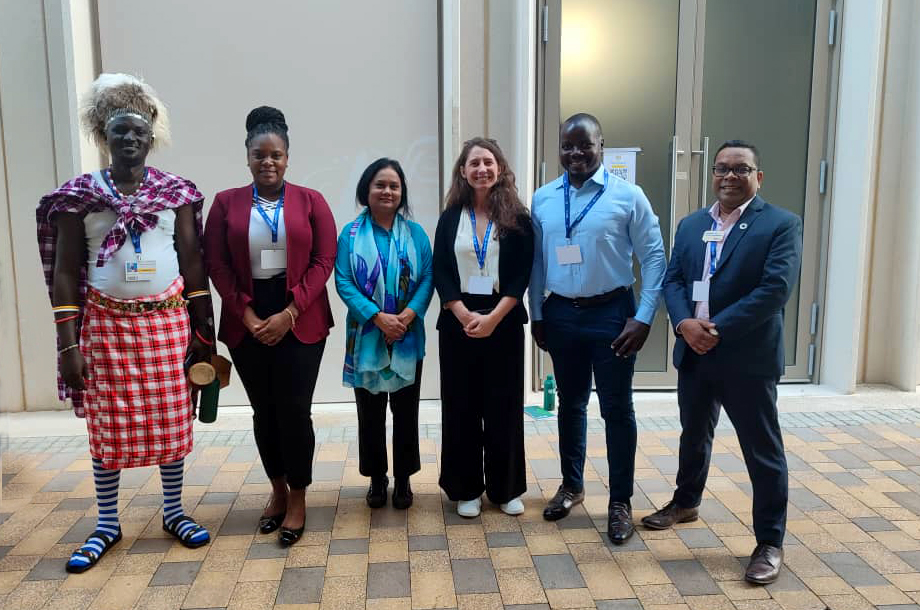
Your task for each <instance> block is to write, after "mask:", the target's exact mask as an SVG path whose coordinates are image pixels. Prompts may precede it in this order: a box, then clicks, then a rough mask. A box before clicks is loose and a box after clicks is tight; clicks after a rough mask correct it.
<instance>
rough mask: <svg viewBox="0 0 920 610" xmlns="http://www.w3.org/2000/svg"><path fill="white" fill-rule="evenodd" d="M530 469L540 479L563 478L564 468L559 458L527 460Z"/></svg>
mask: <svg viewBox="0 0 920 610" xmlns="http://www.w3.org/2000/svg"><path fill="white" fill-rule="evenodd" d="M527 463H528V464H529V465H530V470H531V471H532V472H533V475H534V476H535V477H537V478H538V479H561V478H562V469H561V466H560V464H559V460H557V459H538V460H533V459H531V460H527Z"/></svg>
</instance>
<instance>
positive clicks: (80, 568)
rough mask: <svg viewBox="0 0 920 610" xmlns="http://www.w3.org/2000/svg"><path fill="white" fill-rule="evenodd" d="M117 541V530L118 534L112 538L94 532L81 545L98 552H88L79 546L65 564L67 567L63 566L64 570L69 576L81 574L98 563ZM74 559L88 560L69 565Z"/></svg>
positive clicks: (119, 535) (118, 535) (101, 532)
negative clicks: (91, 547) (87, 561)
mask: <svg viewBox="0 0 920 610" xmlns="http://www.w3.org/2000/svg"><path fill="white" fill-rule="evenodd" d="M119 540H121V529H119V530H118V534H117V535H116V536H114V537H113V536H112V535H111V534H109V533H107V532H103V531H100V530H96V531H95V532H93V533H92V534H90V535H89V537H88V538H87V539H86V541H85V542H84V543H83V546H86V545H87V544H91V545H93V547H95V548H98V549H99V551H98V552H94V551H90V550H87V549H85V548H83V546H81V547H80V548H78V549H77V550H76V551H74V552H73V554H71V556H70V560H69V561H68V562H67V565H66V566H64V569H65V570H67V572H68V573H70V574H82V573H83V572H85V571H87V570H88V569H90V568H91V567H93V566H94V565H96V564H97V563H99V560H100V559H102V556H103V555H105V554H106V552H108V550H109V549H110V548H112V547H113V546H114V545H115V543H116V542H118V541H119ZM75 557H85V558H86V559H88V560H89V563H83V562H78V563H71V562H72V561H73V560H74V558H75Z"/></svg>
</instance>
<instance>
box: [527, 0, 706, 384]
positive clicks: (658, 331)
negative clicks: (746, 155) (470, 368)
mask: <svg viewBox="0 0 920 610" xmlns="http://www.w3.org/2000/svg"><path fill="white" fill-rule="evenodd" d="M697 4H698V1H697V0H549V1H547V2H546V4H545V6H546V9H545V11H546V13H545V14H546V17H545V22H544V23H545V24H546V26H547V31H546V36H545V40H546V42H545V45H544V47H545V48H544V53H543V61H542V62H541V65H540V66H539V68H538V69H539V71H540V74H541V75H542V79H543V83H544V86H543V87H542V88H541V92H540V93H541V95H539V96H538V98H539V100H538V104H539V105H540V106H541V107H540V108H538V109H537V111H538V116H542V117H543V125H542V130H541V133H540V134H538V136H539V137H538V140H539V142H538V145H539V146H540V147H541V149H542V154H538V155H537V158H538V160H539V162H540V167H539V168H538V170H539V171H538V177H539V178H540V183H541V184H542V183H545V182H549V181H551V180H553V179H554V178H556V176H558V175H559V174H560V173H561V171H562V169H561V167H560V165H559V157H558V146H559V125H560V124H561V122H562V121H564V120H565V119H566V118H567V117H569V116H571V115H573V114H575V113H577V112H589V113H591V114H593V115H595V116H596V117H597V118H598V119H599V120H600V122H601V126H602V128H603V132H604V149H605V163H607V164H608V165H609V164H611V163H613V162H615V161H617V160H620V161H623V162H622V164H618V165H622V166H629V165H631V164H632V161H633V159H634V167H635V172H634V174H628V177H629V178H630V179H632V180H633V181H634V182H635V183H636V184H638V185H639V186H641V187H642V189H643V190H644V191H645V194H646V196H647V197H648V199H649V201H650V202H651V204H652V208H653V209H654V211H655V213H656V214H657V216H658V220H659V223H660V225H661V233H662V236H663V237H664V241H665V253H666V254H667V255H670V250H671V235H672V233H673V230H674V228H675V227H676V222H675V220H676V219H679V218H681V217H683V216H684V215H686V214H687V212H688V211H689V209H690V208H689V204H688V201H689V188H690V185H689V180H688V176H689V171H690V157H691V156H692V152H693V151H691V150H688V145H689V142H690V135H691V125H692V115H691V108H692V105H693V104H692V101H693V73H694V61H695V46H694V43H695V29H696V21H697V19H696V15H697ZM634 273H635V277H636V278H637V280H639V281H637V284H636V289H637V290H638V289H639V287H640V285H641V276H640V273H639V269H638V265H637V266H636V268H635V270H634ZM673 345H674V337H673V333H671V332H670V328H669V325H668V320H667V312H666V310H665V307H664V304H663V303H662V304H661V306H660V307H659V310H658V313H657V314H656V316H655V322H654V324H653V326H652V330H651V333H650V334H649V338H648V341H647V342H646V344H645V347H644V348H643V349H642V351H641V352H639V357H638V359H637V361H636V377H635V385H636V387H663V386H665V387H666V386H673V385H675V384H676V379H677V378H676V374H675V373H674V371H673V370H672V369H673V367H672V366H671V362H670V361H671V350H672V348H673ZM534 350H535V352H534V353H535V354H539V355H538V357H536V358H534V361H535V363H536V366H535V368H536V370H535V376H534V377H535V387H538V386H539V382H540V379H542V378H543V376H544V375H545V374H546V373H548V372H549V371H550V368H551V366H552V365H551V359H550V358H549V355H548V354H546V353H545V352H542V351H540V350H539V349H538V348H537V347H536V346H535V345H534Z"/></svg>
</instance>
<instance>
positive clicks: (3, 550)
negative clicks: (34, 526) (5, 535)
mask: <svg viewBox="0 0 920 610" xmlns="http://www.w3.org/2000/svg"><path fill="white" fill-rule="evenodd" d="M11 548H13V547H11V546H0V559H3V558H4V557H6V554H7V553H9V552H10V549H11Z"/></svg>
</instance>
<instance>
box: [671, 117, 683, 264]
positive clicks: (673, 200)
mask: <svg viewBox="0 0 920 610" xmlns="http://www.w3.org/2000/svg"><path fill="white" fill-rule="evenodd" d="M677 145H678V140H677V136H676V135H675V136H674V137H673V138H672V139H671V225H670V232H671V247H672V248H673V247H674V233H675V232H676V231H675V227H674V215H675V211H676V209H677V155H682V154H684V151H682V150H680V149H678V148H677Z"/></svg>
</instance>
